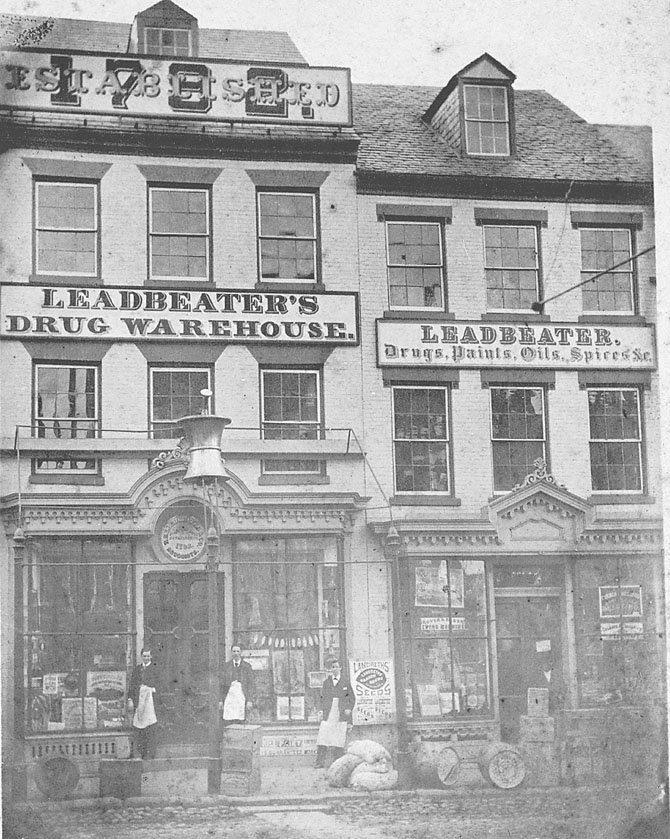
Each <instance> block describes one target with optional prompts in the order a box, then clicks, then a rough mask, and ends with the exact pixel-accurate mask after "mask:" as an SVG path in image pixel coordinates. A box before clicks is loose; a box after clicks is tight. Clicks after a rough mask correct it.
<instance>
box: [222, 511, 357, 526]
mask: <svg viewBox="0 0 670 839" xmlns="http://www.w3.org/2000/svg"><path fill="white" fill-rule="evenodd" d="M230 514H231V517H233V518H235V519H237V522H238V524H244V523H247V522H250V523H251V524H257V523H258V522H261V521H265V522H267V523H275V522H281V523H282V524H286V523H288V522H295V523H296V524H300V523H303V522H307V523H312V524H316V523H317V522H322V523H324V524H337V525H340V526H342V527H350V526H351V523H352V522H351V515H350V514H349V513H348V512H345V511H344V510H313V509H312V510H301V509H276V508H275V509H271V510H267V509H259V508H253V507H252V508H246V507H236V508H233V509H231V511H230Z"/></svg>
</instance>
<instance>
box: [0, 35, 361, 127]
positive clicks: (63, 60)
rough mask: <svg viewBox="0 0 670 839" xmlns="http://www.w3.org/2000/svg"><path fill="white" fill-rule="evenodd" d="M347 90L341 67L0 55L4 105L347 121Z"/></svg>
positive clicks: (1, 103) (219, 117) (296, 121)
mask: <svg viewBox="0 0 670 839" xmlns="http://www.w3.org/2000/svg"><path fill="white" fill-rule="evenodd" d="M350 87H351V82H350V78H349V70H348V69H346V68H343V67H302V66H300V67H281V66H265V65H254V64H235V63H227V62H220V61H210V60H207V61H200V60H197V61H190V60H188V59H185V60H184V59H180V60H173V61H170V60H167V61H166V60H161V59H155V58H146V57H135V56H121V55H116V56H107V55H100V54H98V55H96V54H90V53H89V54H86V55H80V54H77V53H76V52H68V53H54V54H49V53H45V52H31V51H29V50H22V51H21V52H1V53H0V107H5V108H7V107H9V108H25V109H29V110H58V111H69V112H75V113H76V112H78V113H86V114H115V115H124V114H125V115H128V116H149V117H188V118H189V119H193V118H203V119H209V120H223V121H226V122H268V121H270V122H277V123H285V124H286V123H291V124H301V125H309V124H325V125H334V126H349V125H351V96H350Z"/></svg>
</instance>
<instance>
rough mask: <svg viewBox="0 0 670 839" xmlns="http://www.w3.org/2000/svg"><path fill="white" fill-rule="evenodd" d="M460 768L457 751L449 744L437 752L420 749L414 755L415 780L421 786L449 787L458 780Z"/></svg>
mask: <svg viewBox="0 0 670 839" xmlns="http://www.w3.org/2000/svg"><path fill="white" fill-rule="evenodd" d="M460 768H461V761H460V758H459V757H458V752H457V751H456V749H454V748H452V747H451V746H445V748H443V749H441V750H440V751H439V752H438V751H435V752H430V751H427V750H423V749H422V750H421V751H419V752H418V753H417V754H416V756H415V770H416V780H417V783H418V784H419V786H422V787H437V788H440V787H451V786H453V785H454V784H455V783H456V781H457V780H458V775H459V772H460Z"/></svg>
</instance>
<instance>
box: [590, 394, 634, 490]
mask: <svg viewBox="0 0 670 839" xmlns="http://www.w3.org/2000/svg"><path fill="white" fill-rule="evenodd" d="M588 399H589V428H590V442H589V448H590V451H591V486H592V489H593V490H594V492H641V491H642V434H641V423H640V392H639V390H637V389H636V388H616V389H608V390H595V389H593V390H588Z"/></svg>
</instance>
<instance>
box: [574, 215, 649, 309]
mask: <svg viewBox="0 0 670 839" xmlns="http://www.w3.org/2000/svg"><path fill="white" fill-rule="evenodd" d="M579 232H580V236H581V248H582V271H581V278H582V281H584V280H588V279H589V277H591V276H593V275H594V274H599V273H600V272H601V271H606V270H607V269H608V268H611V267H612V266H614V265H618V264H619V263H620V262H624V260H627V259H630V257H631V255H632V241H631V231H630V230H628V229H627V228H593V227H581V228H580V231H579ZM633 279H634V278H633V263H632V262H626V263H625V264H624V265H619V267H618V268H615V269H614V270H612V271H608V272H607V273H606V274H603V276H601V277H598V278H597V279H595V280H592V281H591V282H587V283H585V284H584V285H583V286H582V304H583V306H584V311H585V312H605V313H616V314H633V312H634V308H635V302H634V300H635V298H634V292H633Z"/></svg>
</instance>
